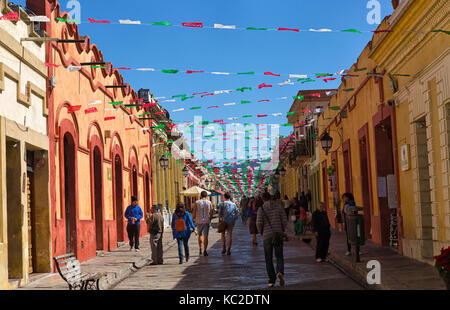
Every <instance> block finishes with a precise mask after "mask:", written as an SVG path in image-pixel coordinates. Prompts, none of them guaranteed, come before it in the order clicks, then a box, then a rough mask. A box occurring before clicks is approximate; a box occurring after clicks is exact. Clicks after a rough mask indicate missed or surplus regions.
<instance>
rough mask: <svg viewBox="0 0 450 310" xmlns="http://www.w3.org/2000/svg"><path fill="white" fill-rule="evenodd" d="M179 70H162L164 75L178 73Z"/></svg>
mask: <svg viewBox="0 0 450 310" xmlns="http://www.w3.org/2000/svg"><path fill="white" fill-rule="evenodd" d="M178 71H179V70H161V72H162V73H178Z"/></svg>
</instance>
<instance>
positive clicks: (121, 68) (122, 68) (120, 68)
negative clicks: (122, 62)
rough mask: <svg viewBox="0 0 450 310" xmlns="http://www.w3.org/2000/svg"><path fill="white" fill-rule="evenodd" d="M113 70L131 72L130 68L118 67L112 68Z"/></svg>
mask: <svg viewBox="0 0 450 310" xmlns="http://www.w3.org/2000/svg"><path fill="white" fill-rule="evenodd" d="M113 69H117V70H131V68H126V67H119V68H113Z"/></svg>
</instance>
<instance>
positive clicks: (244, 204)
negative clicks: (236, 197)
mask: <svg viewBox="0 0 450 310" xmlns="http://www.w3.org/2000/svg"><path fill="white" fill-rule="evenodd" d="M248 204H249V198H248V197H247V196H244V197H243V198H242V200H241V203H240V204H239V207H240V208H241V217H242V224H243V225H244V226H245V225H247V219H248Z"/></svg>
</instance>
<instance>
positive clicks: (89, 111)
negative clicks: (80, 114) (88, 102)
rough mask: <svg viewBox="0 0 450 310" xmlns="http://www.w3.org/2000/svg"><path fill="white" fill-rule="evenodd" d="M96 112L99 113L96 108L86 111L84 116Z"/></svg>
mask: <svg viewBox="0 0 450 310" xmlns="http://www.w3.org/2000/svg"><path fill="white" fill-rule="evenodd" d="M95 112H98V111H97V108H96V107H93V108H89V109H86V110H84V114H88V113H95Z"/></svg>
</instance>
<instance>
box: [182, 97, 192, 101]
mask: <svg viewBox="0 0 450 310" xmlns="http://www.w3.org/2000/svg"><path fill="white" fill-rule="evenodd" d="M191 98H194V96H190V97H183V98H181V101H184V100H187V99H191Z"/></svg>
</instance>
